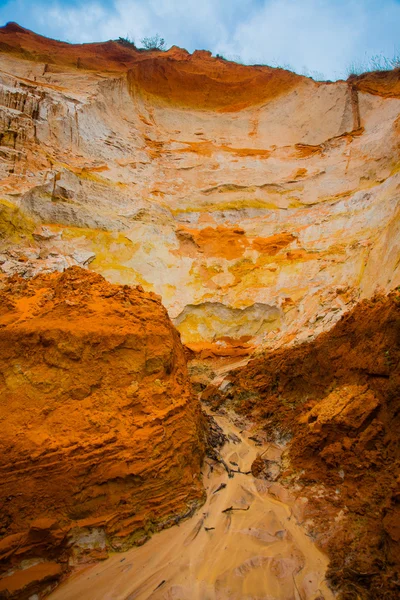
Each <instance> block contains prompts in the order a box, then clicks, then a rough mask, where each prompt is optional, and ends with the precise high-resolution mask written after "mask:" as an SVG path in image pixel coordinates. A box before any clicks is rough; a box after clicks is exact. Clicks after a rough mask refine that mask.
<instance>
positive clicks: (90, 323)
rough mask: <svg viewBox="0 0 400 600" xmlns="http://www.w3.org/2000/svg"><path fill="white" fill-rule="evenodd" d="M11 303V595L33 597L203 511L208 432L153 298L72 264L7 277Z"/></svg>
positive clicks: (4, 325)
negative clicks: (85, 565)
mask: <svg viewBox="0 0 400 600" xmlns="http://www.w3.org/2000/svg"><path fill="white" fill-rule="evenodd" d="M0 307H1V310H0V372H1V376H0V397H1V403H0V422H1V429H2V435H1V440H0V457H1V459H0V477H1V485H0V506H1V509H0V510H1V515H2V518H1V529H0V536H1V537H0V565H1V571H2V573H3V575H4V579H3V580H2V581H1V582H0V594H1V590H6V589H8V590H9V591H10V592H13V589H14V587H15V588H16V591H15V593H17V594H18V593H20V594H22V593H23V592H22V590H23V589H25V588H26V590H25V592H26V594H27V596H26V597H28V596H30V595H32V593H33V591H32V590H34V588H35V586H37V585H39V584H38V581H37V573H39V574H40V573H41V572H42V571H43V573H44V575H43V577H42V578H41V579H40V578H39V579H40V581H42V583H43V582H44V583H46V581H47V579H46V578H47V575H49V573H50V575H51V577H50V575H49V577H50V580H51V581H54V579H57V578H58V577H59V576H60V574H61V573H62V572H63V571H65V569H67V568H68V565H71V564H77V563H79V562H80V561H85V560H89V559H95V558H104V557H105V556H106V555H107V549H108V548H112V549H114V550H118V549H122V548H125V547H127V546H129V545H132V544H137V543H143V541H145V540H146V539H147V538H148V537H149V535H151V533H152V532H153V531H157V530H159V529H161V528H163V527H166V526H168V525H172V524H173V523H176V522H177V521H179V519H180V518H182V517H184V516H187V515H189V514H191V512H192V511H193V510H194V509H195V508H196V507H197V506H199V505H200V503H201V501H202V498H203V487H202V483H201V479H200V467H201V462H202V458H203V451H204V442H203V425H202V421H201V416H200V409H199V405H198V402H197V400H196V399H195V398H194V397H193V395H192V391H191V387H190V384H189V380H188V375H187V370H186V362H185V357H184V352H183V347H182V345H181V342H180V339H179V335H178V333H177V331H176V330H175V329H174V327H173V325H172V323H171V321H170V320H169V318H168V315H167V313H166V311H165V309H164V308H163V307H162V305H161V303H160V300H159V298H158V297H157V296H155V295H154V294H152V293H147V292H144V291H143V290H142V289H141V288H131V287H128V286H118V285H111V284H109V283H107V282H106V281H105V280H104V279H103V277H101V276H100V275H98V274H96V273H92V272H90V271H86V270H83V269H80V268H78V267H73V268H71V269H68V270H67V271H65V273H63V274H57V273H55V274H48V275H40V276H38V277H36V278H34V279H32V280H24V279H21V278H20V277H18V276H14V277H13V278H11V279H9V280H6V281H5V282H3V284H2V286H1V289H0ZM44 559H45V561H46V560H49V561H50V563H51V562H54V561H55V562H56V563H57V564H58V566H57V568H56V567H54V566H51V565H50V566H49V565H48V564H47V563H46V564H42V563H43V560H44ZM35 561H36V562H35ZM38 565H42V566H40V568H39V566H38ZM59 565H61V566H59ZM21 566H22V567H23V570H22V571H21V572H20V571H19V570H18V569H19V567H21ZM28 567H29V569H30V568H32V569H33V571H32V572H31V571H29V572H27V571H26V570H25V569H26V568H28ZM48 569H50V571H48ZM13 571H16V573H15V574H14V575H13ZM30 573H31V574H32V577H31V579H29V578H30ZM28 580H29V581H28ZM18 582H19V583H18ZM35 582H36V583H35ZM50 584H51V583H50ZM18 586H19V587H18ZM25 592H24V593H25ZM13 593H14V592H13ZM18 597H23V596H18ZM24 597H25V596H24Z"/></svg>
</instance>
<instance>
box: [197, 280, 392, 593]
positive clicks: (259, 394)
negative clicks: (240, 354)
mask: <svg viewBox="0 0 400 600" xmlns="http://www.w3.org/2000/svg"><path fill="white" fill-rule="evenodd" d="M229 379H230V381H232V383H233V388H230V389H229V391H228V393H227V394H226V395H225V398H224V397H223V394H222V393H221V391H219V398H218V403H219V405H220V406H221V405H222V404H225V405H226V407H227V408H229V407H230V408H234V409H235V410H236V411H238V412H239V413H240V414H245V415H247V416H248V417H251V420H252V421H253V422H254V423H256V424H257V427H258V428H260V427H262V428H263V430H264V431H265V432H266V433H267V434H268V435H269V438H270V440H275V439H282V438H284V437H285V438H286V439H287V440H289V443H288V446H287V450H286V451H285V453H284V457H283V462H282V465H283V466H282V471H281V473H279V461H278V459H277V460H276V461H275V460H273V461H264V460H263V458H262V456H258V457H257V458H256V460H255V461H254V462H253V464H252V472H253V475H254V476H255V477H265V478H268V479H272V480H274V479H277V478H279V479H280V480H282V481H284V482H285V481H286V482H287V481H290V482H291V483H292V484H293V483H294V482H296V486H297V490H301V494H302V496H305V497H307V498H308V503H306V504H305V505H304V506H303V507H302V520H303V521H307V522H312V523H313V526H312V532H311V535H318V540H319V544H320V545H321V546H322V547H323V548H324V549H325V550H326V551H327V552H328V553H329V556H330V558H331V563H330V570H329V577H330V581H331V582H332V584H333V585H334V586H335V587H336V588H337V589H340V590H342V593H343V598H350V597H353V596H352V595H351V594H353V592H354V590H356V591H357V595H358V597H359V598H362V599H363V600H364V599H370V598H371V599H372V598H381V597H382V598H383V597H385V598H388V599H390V600H395V598H397V597H398V581H399V575H400V563H399V557H400V547H399V533H398V526H397V525H396V519H398V516H399V515H398V513H399V511H398V505H399V502H398V499H399V470H398V465H399V459H400V456H399V446H398V429H399V427H400V423H399V402H398V398H399V390H400V289H396V290H395V291H393V292H392V293H391V294H389V296H387V297H385V296H375V297H374V298H373V299H372V300H364V301H363V302H361V303H359V304H358V305H357V306H356V307H355V308H354V309H353V310H352V311H351V312H349V313H347V314H346V315H345V316H344V317H342V318H341V319H340V321H339V322H338V323H337V324H336V325H335V327H334V328H333V329H332V330H331V331H329V332H327V333H324V334H322V335H321V336H319V337H318V338H317V339H315V340H313V341H311V342H309V343H303V344H301V345H297V346H295V347H293V348H285V349H280V350H277V351H275V352H271V353H268V352H263V353H260V355H259V356H258V357H257V358H255V359H253V360H251V361H250V362H249V363H248V364H247V365H246V366H244V367H241V368H239V369H237V370H236V371H232V372H230V374H229ZM210 387H211V386H210ZM213 394H215V388H211V390H210V389H209V388H206V390H205V391H204V392H203V396H207V395H209V396H210V397H212V396H213ZM268 471H269V472H268ZM271 475H272V477H271ZM346 594H347V595H346Z"/></svg>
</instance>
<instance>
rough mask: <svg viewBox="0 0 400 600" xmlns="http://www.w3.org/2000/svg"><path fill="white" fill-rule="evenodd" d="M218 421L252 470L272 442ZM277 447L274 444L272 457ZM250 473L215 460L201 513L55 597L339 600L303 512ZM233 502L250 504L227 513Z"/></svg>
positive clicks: (207, 473)
mask: <svg viewBox="0 0 400 600" xmlns="http://www.w3.org/2000/svg"><path fill="white" fill-rule="evenodd" d="M216 420H217V422H218V424H219V425H220V426H221V427H222V428H223V430H224V432H225V433H226V434H227V435H228V436H229V435H230V441H229V443H227V444H225V446H224V448H223V449H222V452H221V455H222V457H223V459H224V460H225V461H226V463H227V464H228V465H229V466H230V467H232V469H238V466H239V467H240V470H241V471H243V472H244V473H245V472H246V471H249V470H250V466H251V463H252V461H253V460H254V458H255V457H256V455H257V453H261V452H263V450H264V448H262V447H256V446H255V445H254V442H253V441H252V440H249V439H247V436H246V434H245V433H241V432H240V431H239V430H238V428H237V427H235V425H233V424H232V423H231V421H230V420H229V419H228V418H227V417H226V416H218V417H217V418H216ZM277 452H279V450H278V449H277V448H276V447H275V448H274V447H270V448H269V450H267V452H266V453H265V454H264V458H268V456H269V455H270V458H273V457H276V454H277ZM232 463H236V465H238V466H236V465H235V464H232ZM244 473H235V474H234V477H233V478H229V477H228V474H227V471H226V470H225V469H224V468H223V467H222V466H221V465H219V464H217V463H214V462H212V461H209V460H207V461H206V463H205V465H204V483H205V487H206V490H207V501H206V503H205V505H204V506H203V507H202V509H201V510H200V512H199V513H198V514H196V515H195V516H194V517H193V518H192V519H190V520H188V521H185V522H183V523H181V524H180V525H179V526H177V527H173V528H171V529H168V530H166V531H163V532H161V533H159V534H157V535H155V536H154V537H153V538H152V539H151V540H150V541H149V542H147V543H146V544H145V545H144V546H141V547H138V548H132V549H131V550H129V551H128V552H125V553H122V554H115V555H113V556H112V557H110V558H109V559H107V560H106V561H104V562H102V563H99V564H96V565H94V566H92V567H89V568H88V569H85V570H84V571H80V572H77V573H76V574H75V575H73V576H72V577H71V578H70V579H68V581H66V582H65V583H64V584H63V585H61V586H60V587H59V588H58V589H57V590H56V591H55V592H54V593H53V594H51V596H50V598H51V600H78V599H79V600H133V599H135V600H145V599H146V598H152V599H154V600H157V599H160V600H161V599H163V600H195V599H198V600H214V599H215V600H225V599H231V600H239V599H240V600H261V599H263V600H292V599H293V600H329V599H332V598H333V597H334V595H333V594H332V592H331V591H330V589H329V588H328V587H327V585H326V582H325V572H326V569H327V564H328V559H327V557H326V556H325V555H324V554H322V553H321V552H320V551H319V550H318V549H317V548H316V546H315V545H314V543H313V542H312V540H311V539H310V537H308V536H307V535H306V532H305V530H304V529H303V528H302V527H301V526H300V525H299V524H298V522H297V521H296V517H295V511H293V510H292V508H291V507H290V506H289V505H287V504H285V503H283V502H280V501H278V500H277V499H276V498H274V497H273V496H272V495H271V494H270V493H269V492H268V486H267V484H266V482H265V481H263V480H258V479H255V478H254V477H253V476H252V475H251V474H244ZM221 484H225V487H223V488H222V489H220V490H219V491H217V490H218V488H220V486H221ZM229 507H233V508H238V509H242V510H231V511H228V512H223V511H225V509H227V508H229ZM206 528H210V529H209V530H207V529H206Z"/></svg>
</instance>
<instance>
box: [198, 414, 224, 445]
mask: <svg viewBox="0 0 400 600" xmlns="http://www.w3.org/2000/svg"><path fill="white" fill-rule="evenodd" d="M203 414H204V418H205V419H206V423H207V426H206V432H207V447H208V448H209V449H210V451H212V449H217V450H218V449H220V448H222V446H223V445H224V444H225V443H226V442H227V441H228V438H227V436H226V435H225V433H224V432H223V430H222V429H221V427H220V426H219V425H218V423H217V422H216V420H215V419H214V418H213V417H212V415H207V414H205V413H203Z"/></svg>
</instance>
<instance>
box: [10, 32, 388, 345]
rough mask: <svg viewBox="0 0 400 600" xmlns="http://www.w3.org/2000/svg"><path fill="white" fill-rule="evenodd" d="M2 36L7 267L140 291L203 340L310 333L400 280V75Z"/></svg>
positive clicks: (270, 341)
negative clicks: (92, 274)
mask: <svg viewBox="0 0 400 600" xmlns="http://www.w3.org/2000/svg"><path fill="white" fill-rule="evenodd" d="M0 42H1V43H2V44H4V46H2V48H3V47H4V48H5V51H4V52H3V54H2V55H1V60H0V69H1V71H0V79H1V90H0V101H1V107H0V123H1V134H0V140H1V141H0V143H1V152H2V157H3V161H2V162H1V164H0V174H1V178H2V195H1V198H0V219H1V225H2V229H3V230H4V235H3V239H2V244H1V248H0V253H1V255H2V256H1V260H0V263H1V264H0V269H1V270H2V271H3V272H4V273H6V274H12V273H19V274H22V275H25V276H27V275H30V274H35V273H37V272H40V271H52V270H59V271H62V270H63V269H65V268H66V267H67V266H69V265H74V264H80V265H84V266H86V267H88V268H89V269H91V270H93V271H96V272H98V273H101V274H102V275H104V277H105V278H106V279H108V280H109V281H111V282H114V283H127V284H141V285H142V286H143V287H144V288H145V289H146V290H149V291H155V292H156V293H158V294H160V295H161V297H162V301H163V303H164V305H165V306H166V307H167V309H168V312H169V314H170V316H171V318H172V319H173V320H174V322H175V323H176V325H177V327H178V329H179V330H180V331H181V334H182V340H183V341H184V342H185V343H187V344H189V345H192V346H193V347H196V344H197V345H198V344H204V343H210V342H214V343H215V344H219V345H220V346H221V345H222V346H223V345H225V344H228V343H229V340H238V339H245V340H246V341H247V342H249V343H250V344H254V343H263V344H265V345H267V346H270V347H274V346H277V345H279V344H282V343H289V342H293V341H301V340H304V339H311V338H312V337H315V336H316V335H317V334H319V333H320V332H322V331H324V330H326V329H329V328H331V327H332V325H333V324H334V323H335V322H336V321H337V320H338V319H339V317H340V316H341V315H342V314H343V312H345V311H346V310H348V309H349V308H350V307H351V306H353V304H354V303H355V302H356V301H357V300H358V299H360V298H363V297H370V296H372V295H373V294H374V293H375V291H376V290H377V289H379V290H381V291H389V290H390V289H393V288H394V287H395V286H396V285H399V284H400V269H399V264H400V263H399V259H400V231H399V230H400V223H399V211H400V203H399V198H400V192H399V184H400V147H399V141H400V137H399V135H400V120H399V114H400V82H399V73H398V71H394V72H391V73H386V74H385V73H383V74H370V75H366V76H361V77H359V78H354V79H352V80H349V81H347V82H344V81H339V82H336V83H331V82H328V83H326V82H323V83H319V82H314V81H312V80H310V79H307V78H305V77H301V76H298V75H295V74H293V73H290V72H287V71H284V70H282V69H273V68H269V67H246V66H242V65H237V64H234V63H230V62H226V61H223V60H221V59H216V58H212V57H211V55H210V54H209V53H207V52H195V53H194V54H193V55H190V54H188V53H187V52H186V51H184V50H181V49H179V48H176V47H174V48H172V49H171V50H169V51H168V52H165V53H162V52H139V51H137V50H135V49H131V48H126V47H125V46H122V45H120V44H118V43H116V42H108V43H106V44H90V45H85V46H79V45H77V46H72V45H68V44H63V43H60V42H54V41H52V40H47V39H46V38H42V37H40V36H36V35H35V34H33V33H31V32H28V31H26V30H23V29H21V28H19V27H18V26H15V25H9V26H7V27H5V28H3V29H2V30H0ZM21 48H23V49H24V51H22V50H21ZM10 241H12V243H10ZM224 337H225V340H223V339H222V338H224Z"/></svg>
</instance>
